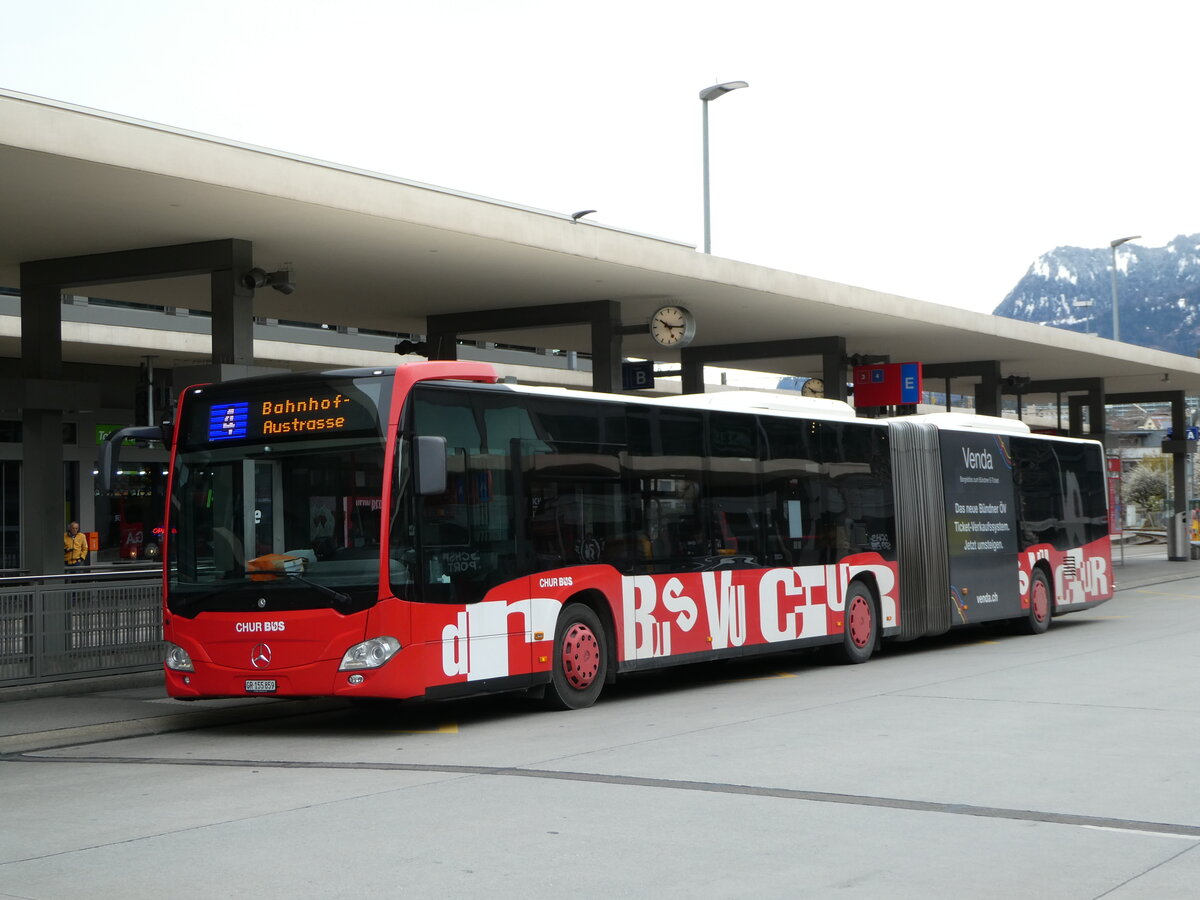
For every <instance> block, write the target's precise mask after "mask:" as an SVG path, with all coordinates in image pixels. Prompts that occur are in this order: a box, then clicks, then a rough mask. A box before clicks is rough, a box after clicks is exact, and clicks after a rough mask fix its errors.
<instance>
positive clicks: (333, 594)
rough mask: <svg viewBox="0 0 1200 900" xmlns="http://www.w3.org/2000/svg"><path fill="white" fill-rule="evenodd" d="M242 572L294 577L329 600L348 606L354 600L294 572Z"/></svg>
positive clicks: (264, 570) (266, 570)
mask: <svg viewBox="0 0 1200 900" xmlns="http://www.w3.org/2000/svg"><path fill="white" fill-rule="evenodd" d="M242 574H244V575H259V576H262V575H269V576H271V577H273V578H295V579H296V580H297V581H299V582H303V583H304V584H307V585H308V586H309V587H311V588H316V589H317V590H318V591H320V592H321V593H322V594H324V595H325V596H326V597H329V598H330V599H331V600H336V601H337V602H338V603H341V604H342V605H344V606H349V605H350V604H352V603H353V602H354V600H353V598H351V596H350V595H349V594H343V593H342V592H341V591H338V590H334V589H333V588H331V587H330V586H329V585H327V584H321V583H320V582H319V581H310V580H309V579H307V578H305V577H304V576H303V575H297V574H296V573H295V572H281V571H279V570H276V569H247V570H246V571H245V572H243V573H242Z"/></svg>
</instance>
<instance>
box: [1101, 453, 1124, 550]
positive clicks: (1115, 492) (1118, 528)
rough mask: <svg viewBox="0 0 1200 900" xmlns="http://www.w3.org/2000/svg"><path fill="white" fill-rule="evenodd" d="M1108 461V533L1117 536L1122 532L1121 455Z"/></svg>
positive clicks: (1122, 548)
mask: <svg viewBox="0 0 1200 900" xmlns="http://www.w3.org/2000/svg"><path fill="white" fill-rule="evenodd" d="M1107 463H1108V473H1107V474H1108V478H1106V479H1105V480H1106V481H1107V482H1108V533H1109V535H1110V536H1114V537H1119V536H1120V535H1121V534H1122V533H1123V525H1122V523H1123V522H1124V521H1125V507H1124V506H1122V505H1121V457H1119V456H1110V457H1108V459H1107ZM1120 543H1121V565H1125V542H1124V541H1121V542H1120Z"/></svg>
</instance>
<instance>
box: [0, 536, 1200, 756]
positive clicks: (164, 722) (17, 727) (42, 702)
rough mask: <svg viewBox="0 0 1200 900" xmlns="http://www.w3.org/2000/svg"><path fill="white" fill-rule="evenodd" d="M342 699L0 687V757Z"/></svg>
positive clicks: (1156, 577) (1132, 561)
mask: <svg viewBox="0 0 1200 900" xmlns="http://www.w3.org/2000/svg"><path fill="white" fill-rule="evenodd" d="M1113 561H1114V568H1115V570H1116V582H1117V585H1116V586H1117V591H1118V593H1119V592H1120V591H1122V590H1131V589H1136V588H1143V587H1146V586H1147V585H1153V584H1162V583H1165V582H1171V581H1180V580H1183V579H1187V578H1195V577H1200V560H1187V561H1171V560H1168V559H1167V557H1166V548H1165V546H1164V545H1162V544H1145V545H1138V546H1130V547H1126V548H1125V553H1124V561H1123V562H1122V555H1121V551H1120V549H1116V550H1114V554H1113ZM344 705H345V703H344V702H343V701H340V700H334V699H324V700H291V699H285V698H271V697H247V698H235V699H226V700H199V701H190V702H183V701H179V700H173V699H171V698H169V697H168V696H167V695H166V692H165V690H164V689H163V686H162V675H161V673H160V672H158V671H154V672H142V673H136V674H126V675H109V676H103V677H97V678H87V679H77V680H73V681H58V682H48V683H43V684H36V685H23V686H17V687H8V688H0V754H14V753H25V752H29V751H32V750H41V749H50V748H54V747H66V746H70V745H73V744H81V743H86V742H89V741H103V740H115V739H119V738H130V737H142V736H148V735H155V734H164V733H167V732H173V731H186V730H189V729H197V728H208V727H215V726H219V725H230V724H235V723H238V722H247V721H258V720H262V719H268V718H276V717H284V716H293V715H302V714H309V713H314V712H319V711H321V710H323V709H336V708H339V707H342V706H344Z"/></svg>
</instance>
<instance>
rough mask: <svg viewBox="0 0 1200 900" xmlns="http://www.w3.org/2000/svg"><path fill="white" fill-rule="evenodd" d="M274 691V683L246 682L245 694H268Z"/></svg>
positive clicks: (249, 680)
mask: <svg viewBox="0 0 1200 900" xmlns="http://www.w3.org/2000/svg"><path fill="white" fill-rule="evenodd" d="M274 691H275V682H274V681H255V680H253V679H247V680H246V693H247V694H270V693H274Z"/></svg>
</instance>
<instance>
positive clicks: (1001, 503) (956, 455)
mask: <svg viewBox="0 0 1200 900" xmlns="http://www.w3.org/2000/svg"><path fill="white" fill-rule="evenodd" d="M939 439H940V444H941V456H942V474H943V477H944V479H945V498H946V526H947V532H948V533H947V541H948V544H949V556H950V591H951V596H952V597H953V599H954V600H955V603H956V606H957V610H956V612H957V615H958V617H959V618H960V619H961V620H962V621H970V620H973V619H979V618H980V617H983V618H1001V617H1003V616H1005V615H1011V616H1017V615H1020V613H1021V592H1020V584H1019V581H1018V578H1017V566H1016V565H1015V560H1016V555H1017V520H1016V510H1015V509H1014V508H1013V507H1014V503H1013V498H1014V492H1013V469H1012V455H1011V453H1010V451H1009V446H1008V438H1007V437H1004V436H1003V435H997V434H975V433H969V432H962V431H943V432H941V433H940V435H939Z"/></svg>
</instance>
